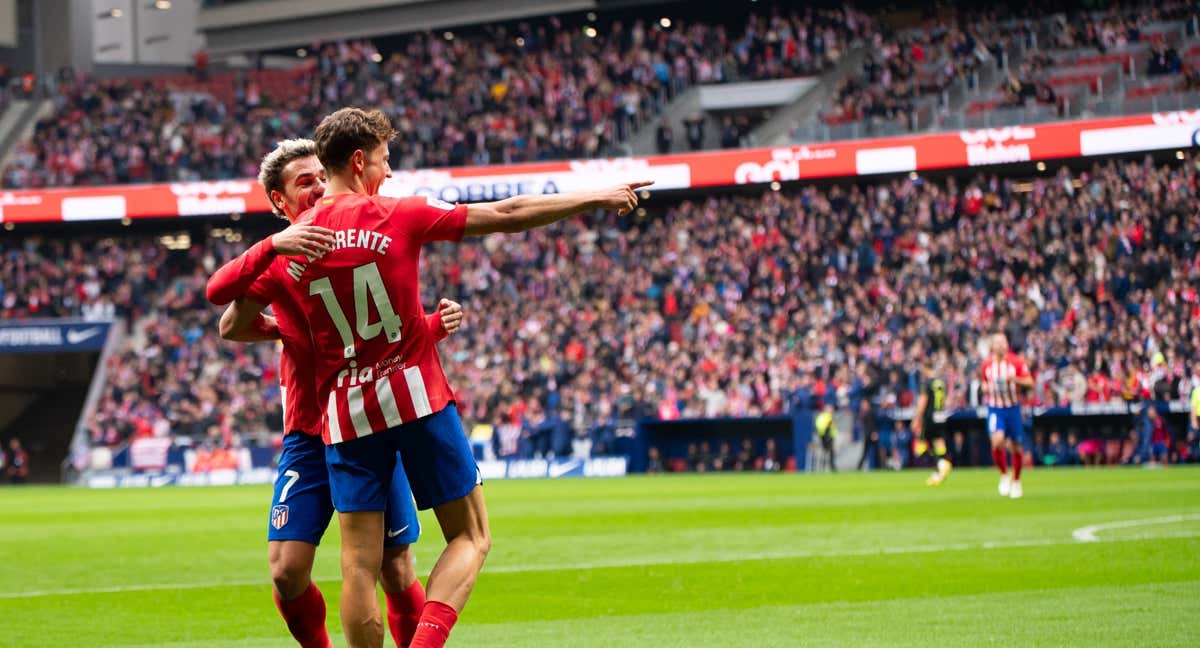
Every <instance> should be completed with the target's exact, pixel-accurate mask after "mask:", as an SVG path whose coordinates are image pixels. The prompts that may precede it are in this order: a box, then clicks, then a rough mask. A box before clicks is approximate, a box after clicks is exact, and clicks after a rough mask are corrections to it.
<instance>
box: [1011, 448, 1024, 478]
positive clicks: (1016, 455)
mask: <svg viewBox="0 0 1200 648" xmlns="http://www.w3.org/2000/svg"><path fill="white" fill-rule="evenodd" d="M1024 459H1025V455H1024V453H1022V452H1021V451H1020V450H1013V479H1014V480H1015V479H1020V478H1021V465H1022V464H1024V463H1025V461H1024Z"/></svg>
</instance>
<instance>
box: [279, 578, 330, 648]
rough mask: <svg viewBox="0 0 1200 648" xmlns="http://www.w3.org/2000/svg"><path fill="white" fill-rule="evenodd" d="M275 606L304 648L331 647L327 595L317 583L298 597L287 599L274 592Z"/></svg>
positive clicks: (309, 586)
mask: <svg viewBox="0 0 1200 648" xmlns="http://www.w3.org/2000/svg"><path fill="white" fill-rule="evenodd" d="M274 596H275V607H277V608H279V614H280V615H281V616H283V620H284V621H286V622H287V627H288V631H289V632H291V633H292V636H293V637H295V638H296V641H298V642H300V646H301V647H302V648H331V647H332V646H333V644H331V643H330V642H329V631H328V630H326V629H325V597H323V596H321V590H319V589H317V584H316V583H311V582H310V583H309V584H308V589H306V590H304V593H303V594H301V595H300V596H297V597H296V598H294V599H292V600H290V601H285V600H283V599H281V598H279V593H278V592H274Z"/></svg>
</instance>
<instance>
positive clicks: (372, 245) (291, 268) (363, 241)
mask: <svg viewBox="0 0 1200 648" xmlns="http://www.w3.org/2000/svg"><path fill="white" fill-rule="evenodd" d="M391 244H392V237H390V236H388V235H386V234H380V233H379V232H376V231H374V230H361V229H345V230H334V232H333V249H334V250H335V251H336V250H343V249H346V248H362V249H364V250H370V251H372V252H376V253H378V254H379V255H380V256H386V255H387V251H388V246H389V245H391ZM307 258H308V261H309V263H312V262H313V261H314V260H315V259H314V258H313V257H307ZM307 269H308V264H307V263H301V262H299V261H296V260H294V259H293V260H290V261H288V267H287V273H288V276H289V277H291V278H292V279H293V280H294V281H297V282H299V281H300V278H301V277H302V276H303V275H304V271H305V270H307Z"/></svg>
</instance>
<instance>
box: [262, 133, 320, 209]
mask: <svg viewBox="0 0 1200 648" xmlns="http://www.w3.org/2000/svg"><path fill="white" fill-rule="evenodd" d="M316 154H317V145H316V143H315V142H313V141H312V140H310V139H285V140H283V141H281V142H279V143H278V144H276V145H275V150H273V151H271V152H270V153H267V154H266V155H265V156H264V157H263V159H262V164H260V165H259V167H258V184H260V185H262V188H263V190H264V191H266V192H267V202H269V203H271V213H272V214H275V215H276V216H278V217H280V218H287V215H286V214H284V213H283V211H282V210H280V209H279V207H277V206H276V205H275V201H274V200H271V192H272V191H278V192H280V193H283V170H284V169H286V168H287V165H289V164H291V163H292V162H295V161H296V160H299V159H300V158H306V157H312V156H315V155H316Z"/></svg>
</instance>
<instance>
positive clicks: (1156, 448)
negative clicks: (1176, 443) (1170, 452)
mask: <svg viewBox="0 0 1200 648" xmlns="http://www.w3.org/2000/svg"><path fill="white" fill-rule="evenodd" d="M1151 448H1152V454H1151V455H1150V456H1152V457H1165V456H1167V444H1165V443H1155V444H1154V445H1153V446H1151Z"/></svg>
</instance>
